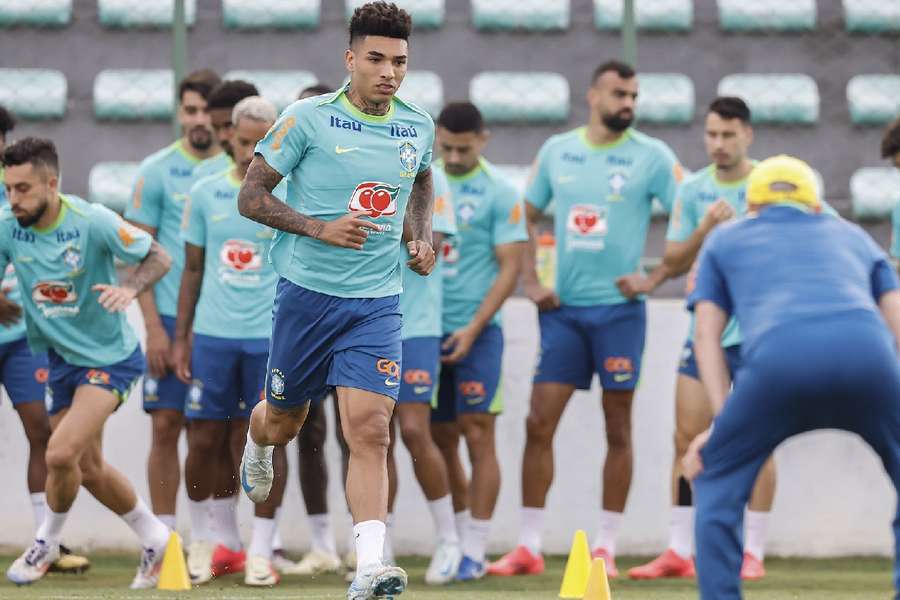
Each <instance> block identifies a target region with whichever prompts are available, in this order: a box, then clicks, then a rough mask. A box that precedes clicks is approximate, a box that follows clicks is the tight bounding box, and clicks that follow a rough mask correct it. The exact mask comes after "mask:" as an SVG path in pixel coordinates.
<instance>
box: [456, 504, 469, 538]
mask: <svg viewBox="0 0 900 600" xmlns="http://www.w3.org/2000/svg"><path fill="white" fill-rule="evenodd" d="M469 516H470V513H469V509H466V510H461V511H459V512H458V513H454V515H453V519H454V520H455V521H456V533H457V535H458V536H459V539H463V537H465V535H466V527H467V526H468V525H469Z"/></svg>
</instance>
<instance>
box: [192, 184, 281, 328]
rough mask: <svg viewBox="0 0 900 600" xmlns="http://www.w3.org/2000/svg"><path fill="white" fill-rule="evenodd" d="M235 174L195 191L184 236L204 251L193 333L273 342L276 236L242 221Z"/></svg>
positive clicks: (195, 185) (251, 223)
mask: <svg viewBox="0 0 900 600" xmlns="http://www.w3.org/2000/svg"><path fill="white" fill-rule="evenodd" d="M240 188H241V182H240V181H239V180H238V179H236V178H235V176H234V171H233V170H229V171H222V172H220V173H218V174H216V175H211V176H209V177H204V178H203V179H200V180H199V181H198V182H197V183H195V184H194V187H193V188H191V192H190V199H189V200H188V208H186V209H185V216H184V227H183V231H182V237H183V239H184V241H185V242H187V243H188V244H192V245H194V246H199V247H201V248H203V249H204V250H205V257H204V262H203V285H202V287H201V289H200V298H199V299H198V301H197V309H196V313H195V314H194V332H195V333H199V334H202V335H211V336H215V337H222V338H232V339H260V338H268V337H270V336H271V333H272V305H273V303H274V302H275V284H276V282H277V280H278V275H277V274H276V273H275V269H273V268H272V265H270V264H269V261H268V260H267V259H266V256H267V254H268V251H269V246H270V244H271V240H272V236H273V234H274V231H273V230H272V229H270V228H269V227H266V226H265V225H261V224H259V223H257V222H255V221H251V220H250V219H247V218H245V217H242V216H241V215H240V213H239V212H238V206H237V195H238V190H240Z"/></svg>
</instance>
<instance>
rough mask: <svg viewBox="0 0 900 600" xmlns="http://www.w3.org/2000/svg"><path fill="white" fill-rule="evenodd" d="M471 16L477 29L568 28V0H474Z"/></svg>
mask: <svg viewBox="0 0 900 600" xmlns="http://www.w3.org/2000/svg"><path fill="white" fill-rule="evenodd" d="M472 20H473V21H474V23H475V27H476V28H478V29H525V30H531V31H547V30H561V29H568V28H569V0H472Z"/></svg>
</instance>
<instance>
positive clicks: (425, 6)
mask: <svg viewBox="0 0 900 600" xmlns="http://www.w3.org/2000/svg"><path fill="white" fill-rule="evenodd" d="M368 1H369V0H347V4H346V8H347V20H348V21H349V20H350V17H352V16H353V11H354V10H356V9H357V8H359V7H360V6H362V5H363V4H365V3H366V2H368ZM395 1H396V4H397V6H399V7H400V8H402V9H404V10H405V11H407V12H408V13H409V15H410V16H411V17H412V20H413V26H414V27H415V28H416V29H418V28H421V27H424V28H436V27H441V26H442V25H443V24H444V12H445V7H444V0H395Z"/></svg>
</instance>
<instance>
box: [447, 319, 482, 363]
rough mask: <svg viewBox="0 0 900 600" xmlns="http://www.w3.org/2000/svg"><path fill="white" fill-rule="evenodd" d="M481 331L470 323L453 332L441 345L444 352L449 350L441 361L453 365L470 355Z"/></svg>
mask: <svg viewBox="0 0 900 600" xmlns="http://www.w3.org/2000/svg"><path fill="white" fill-rule="evenodd" d="M479 333H480V332H478V331H476V330H475V328H473V327H472V326H469V325H467V326H466V327H463V328H462V329H457V330H456V331H454V332H453V333H451V334H450V335H449V336H448V337H447V339H446V340H444V343H443V345H442V346H441V349H442V350H443V351H444V352H448V354H445V355H443V356H442V357H441V362H442V363H446V364H448V365H452V364H455V363H458V362H459V361H461V360H462V359H464V358H465V357H466V356H468V355H469V352H470V351H471V350H472V345H473V344H474V343H475V340H476V339H478V334H479Z"/></svg>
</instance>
